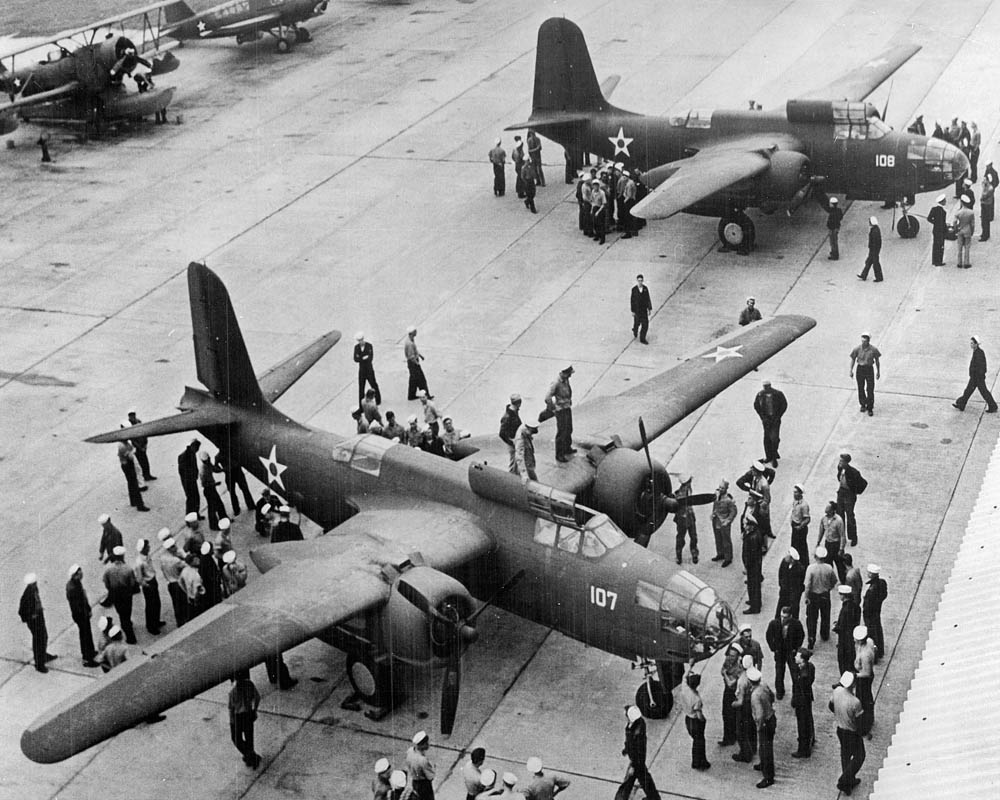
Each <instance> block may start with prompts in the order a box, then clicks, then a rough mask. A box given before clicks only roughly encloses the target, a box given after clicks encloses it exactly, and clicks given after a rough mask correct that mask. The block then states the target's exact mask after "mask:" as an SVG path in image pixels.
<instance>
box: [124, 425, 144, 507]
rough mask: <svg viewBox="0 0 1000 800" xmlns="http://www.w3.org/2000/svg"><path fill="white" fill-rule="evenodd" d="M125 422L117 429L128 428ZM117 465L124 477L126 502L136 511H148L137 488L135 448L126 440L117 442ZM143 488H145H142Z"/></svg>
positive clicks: (140, 490)
mask: <svg viewBox="0 0 1000 800" xmlns="http://www.w3.org/2000/svg"><path fill="white" fill-rule="evenodd" d="M130 426H131V424H130V423H129V422H128V421H127V420H126V421H125V422H122V423H121V424H120V426H119V427H121V428H122V429H125V428H128V427H130ZM118 463H119V465H120V466H121V468H122V472H123V473H124V475H125V484H126V485H127V486H128V501H129V504H131V505H132V506H133V507H134V508H135V510H136V511H149V509H148V508H146V504H145V503H144V502H142V494H141V492H142V489H140V488H139V479H138V478H137V477H136V473H135V448H134V447H133V446H132V443H131V442H129V441H128V440H126V441H123V442H118ZM144 488H145V487H144Z"/></svg>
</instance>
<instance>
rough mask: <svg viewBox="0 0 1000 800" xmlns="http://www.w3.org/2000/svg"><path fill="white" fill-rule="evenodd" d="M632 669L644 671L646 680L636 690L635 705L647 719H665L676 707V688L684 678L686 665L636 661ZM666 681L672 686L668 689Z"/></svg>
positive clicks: (646, 660)
mask: <svg viewBox="0 0 1000 800" xmlns="http://www.w3.org/2000/svg"><path fill="white" fill-rule="evenodd" d="M632 669H639V670H642V673H643V676H644V677H645V680H644V681H643V682H642V683H641V684H639V688H638V689H636V690H635V704H636V706H638V708H639V710H640V711H641V712H642V715H643V716H644V717H646V718H647V719H665V718H666V717H668V716H669V715H670V711H671V709H673V707H674V695H673V691H674V687H675V686H677V685H678V684H679V683H680V682H681V680H683V678H684V665H683V664H674V663H673V662H669V661H660V662H657V661H650V660H649V659H645V658H640V659H636V661H635V662H633V664H632ZM664 681H666V682H667V683H668V684H670V688H669V689H667V688H666V687H665V686H664Z"/></svg>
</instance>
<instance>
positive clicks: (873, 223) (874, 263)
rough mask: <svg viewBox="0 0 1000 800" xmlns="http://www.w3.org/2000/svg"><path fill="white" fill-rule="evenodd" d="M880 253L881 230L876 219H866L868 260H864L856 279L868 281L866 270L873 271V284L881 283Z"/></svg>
mask: <svg viewBox="0 0 1000 800" xmlns="http://www.w3.org/2000/svg"><path fill="white" fill-rule="evenodd" d="M881 252H882V230H881V228H879V226H878V218H877V217H874V216H872V217H869V218H868V258H866V259H865V267H864V269H862V270H861V272H859V273H858V278H860V279H861V280H863V281H866V280H868V270H870V269H874V270H875V283H881V282H882V262H881V261H879V254H880V253H881Z"/></svg>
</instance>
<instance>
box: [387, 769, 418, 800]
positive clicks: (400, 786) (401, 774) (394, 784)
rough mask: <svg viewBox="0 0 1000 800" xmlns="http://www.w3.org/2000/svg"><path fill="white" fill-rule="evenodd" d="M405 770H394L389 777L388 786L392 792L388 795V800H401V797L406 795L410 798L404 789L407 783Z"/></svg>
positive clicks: (410, 795)
mask: <svg viewBox="0 0 1000 800" xmlns="http://www.w3.org/2000/svg"><path fill="white" fill-rule="evenodd" d="M407 780H408V779H407V777H406V770H403V769H394V770H393V771H392V774H390V775H389V786H390V787H391V788H392V791H391V792H390V793H389V800H403V795H404V794H406V795H407V797H412V794H409V793H408V792H409V790H408V789H407V787H406V783H407Z"/></svg>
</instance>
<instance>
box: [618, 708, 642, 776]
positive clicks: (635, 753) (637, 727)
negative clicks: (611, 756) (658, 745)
mask: <svg viewBox="0 0 1000 800" xmlns="http://www.w3.org/2000/svg"><path fill="white" fill-rule="evenodd" d="M622 755H623V756H628V760H629V761H631V762H632V763H633V764H642V765H643V766H645V764H646V720H644V719H643V718H642V717H639V719H637V720H636V721H635V722H632V723H630V724H628V725H626V726H625V748H624V749H623V750H622Z"/></svg>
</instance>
